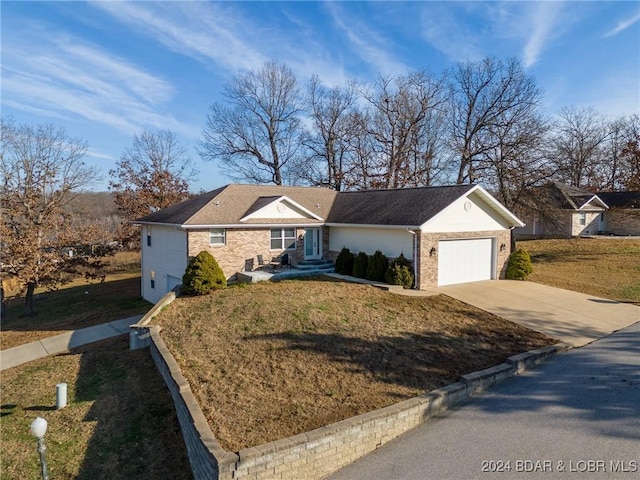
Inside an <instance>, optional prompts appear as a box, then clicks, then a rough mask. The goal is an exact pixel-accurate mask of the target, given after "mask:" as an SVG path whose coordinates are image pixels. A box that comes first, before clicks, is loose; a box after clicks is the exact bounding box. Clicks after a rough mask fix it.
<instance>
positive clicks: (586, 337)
mask: <svg viewBox="0 0 640 480" xmlns="http://www.w3.org/2000/svg"><path fill="white" fill-rule="evenodd" d="M436 291H437V292H439V293H443V294H445V295H448V296H450V297H453V298H456V299H458V300H461V301H463V302H465V303H468V304H470V305H473V306H475V307H478V308H481V309H482V310H485V311H487V312H491V313H493V314H495V315H499V316H501V317H502V318H505V319H507V320H510V321H512V322H515V323H519V324H521V325H524V326H525V327H528V328H531V329H532V330H536V331H538V332H542V333H545V334H547V335H549V336H550V337H554V338H557V339H558V340H561V341H563V342H566V343H569V344H571V345H574V346H582V345H585V344H587V343H590V342H592V341H594V340H596V339H598V338H601V337H603V336H605V335H609V334H610V333H612V332H615V331H616V330H620V329H621V328H624V327H626V326H628V325H631V324H633V323H635V322H638V321H640V307H638V306H636V305H631V304H626V303H619V302H614V301H612V300H607V299H604V298H598V297H594V296H593V295H585V294H583V293H578V292H571V291H569V290H563V289H560V288H554V287H548V286H546V285H540V284H538V283H533V282H521V281H514V280H498V281H496V280H490V281H485V282H474V283H464V284H460V285H448V286H446V287H440V288H438V289H437V290H436Z"/></svg>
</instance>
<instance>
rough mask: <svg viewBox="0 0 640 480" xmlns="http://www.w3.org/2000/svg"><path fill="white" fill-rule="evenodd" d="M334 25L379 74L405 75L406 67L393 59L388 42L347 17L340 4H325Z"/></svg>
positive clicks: (362, 23) (365, 26)
mask: <svg viewBox="0 0 640 480" xmlns="http://www.w3.org/2000/svg"><path fill="white" fill-rule="evenodd" d="M325 7H326V9H327V11H328V12H329V13H330V15H331V17H332V19H333V22H334V24H335V25H336V26H337V27H338V29H339V30H341V31H342V32H343V33H344V34H345V35H346V37H347V40H348V41H349V42H350V43H351V45H352V50H353V51H354V52H355V53H356V54H357V55H359V56H360V58H361V59H362V60H364V61H365V62H366V63H368V64H369V65H371V66H372V67H373V70H374V71H377V72H379V73H381V74H394V73H406V71H407V70H408V67H407V66H406V65H405V64H403V63H402V62H399V61H397V60H396V59H395V58H394V54H393V52H392V46H391V45H390V43H389V40H388V39H386V38H385V37H384V36H383V35H381V34H379V33H378V32H376V31H375V30H373V29H371V28H369V27H368V26H367V25H366V24H365V23H364V22H362V21H360V20H359V19H357V18H355V17H354V16H351V17H347V13H346V11H345V10H344V9H343V8H341V6H340V4H338V3H334V2H327V3H326V4H325Z"/></svg>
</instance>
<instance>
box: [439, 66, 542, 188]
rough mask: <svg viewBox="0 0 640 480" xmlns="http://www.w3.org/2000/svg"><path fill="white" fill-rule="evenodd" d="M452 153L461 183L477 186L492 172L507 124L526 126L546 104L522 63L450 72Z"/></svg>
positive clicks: (464, 68) (471, 67)
mask: <svg viewBox="0 0 640 480" xmlns="http://www.w3.org/2000/svg"><path fill="white" fill-rule="evenodd" d="M449 90H450V108H449V111H450V129H451V130H450V148H451V149H452V151H453V152H455V153H456V154H457V156H458V158H459V165H458V173H457V183H473V182H475V181H477V180H478V178H479V177H480V176H482V170H483V169H485V168H489V167H490V166H489V165H487V164H486V163H483V159H484V156H485V154H486V153H487V152H489V151H491V150H493V149H496V148H498V147H499V145H498V144H496V141H497V140H498V139H499V136H496V135H495V130H496V129H499V128H504V125H503V124H502V122H504V121H509V122H518V121H521V119H523V120H522V121H526V119H527V115H526V112H527V111H531V110H535V109H536V108H537V106H538V105H539V103H540V100H541V98H542V92H541V91H540V89H538V87H537V86H536V83H535V80H534V78H533V77H530V76H527V75H526V74H525V72H524V70H523V69H522V66H521V65H520V62H519V61H518V60H517V59H510V60H508V61H507V62H506V63H504V62H502V61H501V60H497V59H495V58H485V59H484V60H482V61H479V62H467V63H460V64H458V66H457V67H456V68H455V69H454V70H453V72H450V82H449Z"/></svg>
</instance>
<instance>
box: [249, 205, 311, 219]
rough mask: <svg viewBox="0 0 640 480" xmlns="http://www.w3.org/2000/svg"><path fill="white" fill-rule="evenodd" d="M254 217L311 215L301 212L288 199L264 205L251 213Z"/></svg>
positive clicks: (298, 216)
mask: <svg viewBox="0 0 640 480" xmlns="http://www.w3.org/2000/svg"><path fill="white" fill-rule="evenodd" d="M251 218H252V219H254V220H255V219H256V218H270V219H271V218H305V219H308V218H311V217H310V216H309V215H307V214H305V213H304V212H301V211H300V210H299V209H297V208H295V207H294V206H293V205H291V204H289V203H287V202H286V201H285V202H283V201H279V202H273V203H270V204H269V205H266V206H264V207H262V208H261V209H260V210H258V211H257V212H253V213H252V214H251Z"/></svg>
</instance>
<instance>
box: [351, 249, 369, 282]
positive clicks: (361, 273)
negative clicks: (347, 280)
mask: <svg viewBox="0 0 640 480" xmlns="http://www.w3.org/2000/svg"><path fill="white" fill-rule="evenodd" d="M368 263H369V257H368V256H367V254H366V253H364V252H360V253H358V255H357V256H356V258H355V259H354V260H353V276H354V277H358V278H367V264H368Z"/></svg>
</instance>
